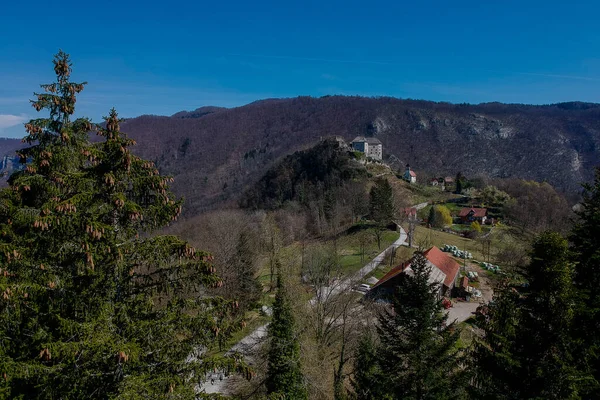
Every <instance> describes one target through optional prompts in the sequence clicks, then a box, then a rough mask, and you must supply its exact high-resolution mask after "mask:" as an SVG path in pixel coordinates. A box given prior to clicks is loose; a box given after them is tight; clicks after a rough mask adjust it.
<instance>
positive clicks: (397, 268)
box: [373, 261, 410, 289]
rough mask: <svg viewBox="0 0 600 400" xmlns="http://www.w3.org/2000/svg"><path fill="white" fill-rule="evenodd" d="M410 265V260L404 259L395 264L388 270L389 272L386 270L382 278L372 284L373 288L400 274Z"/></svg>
mask: <svg viewBox="0 0 600 400" xmlns="http://www.w3.org/2000/svg"><path fill="white" fill-rule="evenodd" d="M409 266H410V261H405V262H403V263H402V264H400V265H396V266H395V267H394V268H392V269H391V270H390V272H388V273H387V274H385V275H384V276H383V278H381V279H380V280H379V281H378V282H377V283H376V284H375V285H374V286H373V289H374V288H376V287H377V286H379V285H381V284H382V283H384V282H386V281H389V280H390V279H392V278H393V277H395V276H397V275H399V274H401V273H402V272H403V271H404V270H405V269H406V268H408V267H409Z"/></svg>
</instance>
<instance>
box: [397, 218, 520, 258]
mask: <svg viewBox="0 0 600 400" xmlns="http://www.w3.org/2000/svg"><path fill="white" fill-rule="evenodd" d="M405 229H406V228H405ZM486 232H489V229H485V230H484V232H483V233H484V234H485V233H486ZM490 238H491V244H490V252H489V253H490V254H489V256H490V258H489V262H491V263H495V264H501V263H500V262H499V261H498V259H497V255H498V254H499V252H501V251H502V250H504V249H505V248H510V247H515V246H520V245H522V243H521V241H520V239H519V237H517V236H515V235H514V232H513V231H512V230H511V229H510V228H509V227H506V226H504V227H500V226H497V227H495V228H494V229H493V231H492V234H491V236H490ZM413 243H414V244H416V245H418V246H421V247H423V248H428V247H430V246H437V247H439V248H441V247H443V246H444V245H445V244H449V245H452V246H457V247H458V248H459V249H460V250H466V251H468V252H470V253H471V254H473V259H474V260H477V261H488V259H487V252H486V256H484V254H483V244H482V243H481V242H479V241H477V240H472V239H467V238H464V237H462V236H459V235H455V234H452V233H446V232H441V231H438V230H435V229H429V228H426V227H424V226H417V227H416V228H415V239H414V241H413Z"/></svg>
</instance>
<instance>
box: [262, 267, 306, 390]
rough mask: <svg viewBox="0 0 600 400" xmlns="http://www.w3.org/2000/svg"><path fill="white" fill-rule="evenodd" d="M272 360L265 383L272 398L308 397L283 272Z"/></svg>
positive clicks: (276, 305) (271, 336) (279, 280)
mask: <svg viewBox="0 0 600 400" xmlns="http://www.w3.org/2000/svg"><path fill="white" fill-rule="evenodd" d="M278 269H280V268H278ZM268 361H269V365H268V371H267V378H266V382H265V384H266V387H267V393H268V394H269V395H270V398H282V399H286V400H288V399H289V400H299V399H306V398H307V392H306V388H305V387H304V382H303V376H302V371H301V367H300V344H299V342H298V337H297V333H296V323H295V319H294V314H293V311H292V307H291V305H290V301H289V298H288V296H287V293H286V288H285V285H284V284H283V280H282V277H281V273H278V275H277V294H276V295H275V303H274V304H273V319H272V320H271V323H270V324H269V354H268Z"/></svg>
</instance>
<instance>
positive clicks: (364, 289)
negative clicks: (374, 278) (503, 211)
mask: <svg viewBox="0 0 600 400" xmlns="http://www.w3.org/2000/svg"><path fill="white" fill-rule="evenodd" d="M370 289H371V285H367V284H366V283H361V284H360V285H356V286H354V290H356V291H357V292H361V293H367V292H368V291H369V290H370Z"/></svg>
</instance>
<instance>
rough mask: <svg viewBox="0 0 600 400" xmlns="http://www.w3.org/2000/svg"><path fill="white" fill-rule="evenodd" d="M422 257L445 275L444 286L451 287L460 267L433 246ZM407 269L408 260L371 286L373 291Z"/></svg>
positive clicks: (408, 265)
mask: <svg viewBox="0 0 600 400" xmlns="http://www.w3.org/2000/svg"><path fill="white" fill-rule="evenodd" d="M423 255H424V256H425V258H426V259H427V260H429V262H430V263H432V264H433V265H435V266H436V267H437V268H438V269H439V270H440V271H442V272H443V273H444V274H445V275H446V278H445V279H444V286H446V287H450V286H451V285H452V282H454V280H455V279H456V275H457V274H458V270H459V269H460V265H459V264H458V263H457V262H456V261H454V260H453V259H452V258H451V257H450V256H448V255H447V254H446V253H443V252H442V251H441V250H440V249H438V248H437V247H435V246H433V247H432V248H430V249H429V250H427V251H425V252H424V253H423ZM409 267H410V260H409V261H405V262H403V263H402V264H400V265H397V266H395V267H394V268H392V269H391V270H390V272H388V273H387V274H385V275H384V276H383V278H381V279H380V280H379V282H377V283H376V284H375V285H374V286H373V289H374V288H376V287H377V286H379V285H381V284H382V283H384V282H387V281H389V280H390V279H392V278H394V277H396V276H398V275H399V274H401V273H402V272H403V271H405V270H406V269H407V268H409Z"/></svg>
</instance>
